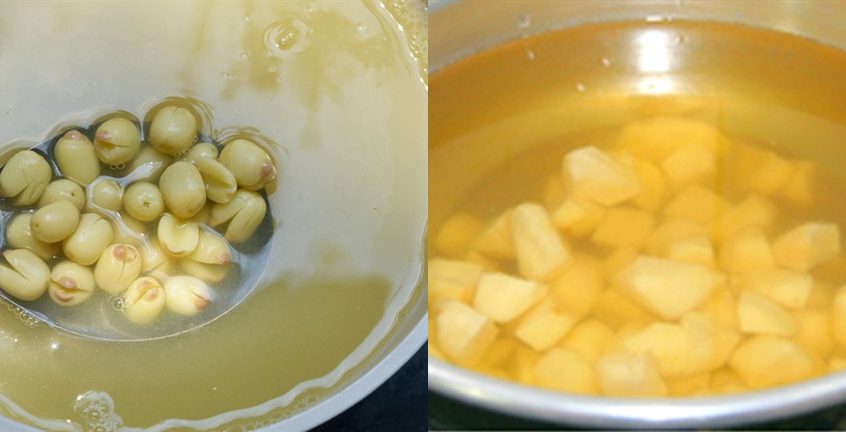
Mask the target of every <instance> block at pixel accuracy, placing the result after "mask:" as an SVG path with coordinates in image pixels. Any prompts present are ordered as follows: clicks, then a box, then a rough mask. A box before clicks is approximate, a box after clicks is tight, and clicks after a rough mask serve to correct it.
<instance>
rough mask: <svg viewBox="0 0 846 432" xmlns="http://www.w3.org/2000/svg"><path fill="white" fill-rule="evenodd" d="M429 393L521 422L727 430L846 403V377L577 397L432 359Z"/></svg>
mask: <svg viewBox="0 0 846 432" xmlns="http://www.w3.org/2000/svg"><path fill="white" fill-rule="evenodd" d="M428 373H429V389H430V390H433V391H435V392H436V393H439V394H442V395H444V396H447V397H450V398H453V399H457V400H459V401H462V402H465V403H467V404H470V405H474V406H478V407H482V408H488V409H494V410H496V411H499V412H503V413H508V414H511V415H515V416H518V417H523V418H531V419H541V420H546V421H551V422H558V423H562V422H563V423H573V424H578V425H584V426H590V427H597V428H632V427H640V428H643V427H648V428H656V427H661V428H679V427H685V428H697V427H706V426H707V427H724V426H729V425H737V424H738V423H739V422H738V420H739V419H742V421H743V423H755V422H763V421H769V420H775V419H781V418H786V417H790V416H794V415H798V414H803V413H807V412H810V411H814V410H817V409H821V408H825V407H828V406H831V405H834V404H837V403H841V402H843V401H844V400H846V373H842V372H841V373H835V374H830V375H826V376H824V377H819V378H815V379H811V380H807V381H802V382H800V383H797V384H793V385H790V386H785V387H778V388H774V389H769V390H762V391H754V392H745V393H742V394H737V395H729V396H711V397H692V398H675V399H674V398H664V399H661V398H639V399H635V398H619V397H597V396H579V395H574V394H567V393H561V392H555V391H549V390H543V389H540V388H533V387H528V386H524V385H521V384H517V383H512V382H509V381H504V380H500V379H497V378H493V377H489V376H485V375H481V374H478V373H476V372H473V371H470V370H468V369H464V368H460V367H458V366H453V365H450V364H448V363H446V362H443V361H441V360H438V359H435V358H432V357H430V358H429V362H428Z"/></svg>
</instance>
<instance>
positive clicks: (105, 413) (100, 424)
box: [73, 391, 123, 432]
mask: <svg viewBox="0 0 846 432" xmlns="http://www.w3.org/2000/svg"><path fill="white" fill-rule="evenodd" d="M73 410H74V412H75V413H76V414H77V415H78V416H79V418H80V424H81V425H82V430H83V431H85V432H95V431H96V432H114V431H117V430H119V429H120V428H121V427H123V419H122V418H121V417H120V416H119V415H117V413H116V412H115V402H114V400H112V397H111V396H109V394H108V393H106V392H99V391H89V392H85V393H83V394H81V395H79V396H77V397H76V401H75V402H74V404H73Z"/></svg>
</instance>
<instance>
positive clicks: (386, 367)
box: [262, 313, 429, 432]
mask: <svg viewBox="0 0 846 432" xmlns="http://www.w3.org/2000/svg"><path fill="white" fill-rule="evenodd" d="M428 320H429V314H428V313H425V314H423V317H422V318H420V320H419V321H418V322H417V323H415V325H414V328H412V330H411V331H410V332H408V333H407V334H406V335H405V336H404V337H403V338H402V339H401V340H400V341H399V343H397V345H396V346H395V347H394V348H392V349H391V350H390V351H389V352H388V353H387V354H386V355H385V356H384V357H382V359H380V360H379V362H378V363H376V364H375V365H373V366H372V367H371V368H370V369H369V370H368V371H367V372H365V373H363V374H362V375H361V376H359V377H357V378H356V379H355V380H354V381H352V382H351V383H350V384H349V385H347V386H346V387H344V388H343V389H341V390H340V391H338V392H335V393H333V394H332V395H331V396H329V397H327V398H326V399H323V400H321V401H320V402H318V403H317V404H316V405H315V406H313V407H311V408H309V409H307V410H305V411H303V412H302V413H300V414H298V415H294V416H292V417H289V418H287V419H285V420H283V421H281V422H279V423H275V424H271V425H268V426H267V428H266V429H262V430H265V431H268V432H275V431H280V432H281V431H290V430H310V429H312V428H314V427H316V426H319V425H321V424H323V423H325V422H327V421H329V420H331V419H333V418H335V416H337V415H338V414H340V413H342V412H344V411H346V410H347V409H348V408H350V407H351V406H353V405H355V404H356V403H358V402H359V401H361V400H362V399H364V398H365V397H367V396H368V395H370V393H372V392H373V391H374V390H376V388H377V387H379V386H380V385H382V384H383V383H384V382H385V381H387V380H388V378H390V377H392V376H393V375H394V374H395V373H396V372H397V371H398V370H399V369H400V368H401V367H402V366H403V365H405V364H406V363H407V362H408V360H409V359H410V358H411V357H412V356H413V355H414V354H415V353H416V352H417V351H418V350H419V349H420V348H421V347H422V346H423V345H424V344H425V343H426V340H427V339H428V324H427V323H428Z"/></svg>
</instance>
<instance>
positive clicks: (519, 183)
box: [429, 22, 846, 396]
mask: <svg viewBox="0 0 846 432" xmlns="http://www.w3.org/2000/svg"><path fill="white" fill-rule="evenodd" d="M649 32H653V35H654V34H655V33H656V32H657V33H659V34H660V35H661V37H658V38H657V39H658V40H659V41H661V43H659V44H658V45H659V46H658V47H657V48H656V47H654V46H653V47H652V48H651V51H650V49H648V48H644V46H643V42H642V41H643V40H644V35H645V34H648V33H649ZM646 39H647V40H648V39H650V37H649V36H647V37H646ZM652 39H653V40H655V38H654V37H653V38H652ZM656 50H657V53H656ZM656 56H657V57H659V58H658V59H657V60H656ZM650 62H651V63H650ZM656 62H657V64H656ZM662 64H665V66H666V67H665V66H662ZM644 69H646V70H644ZM650 69H653V70H651V71H650ZM656 69H661V70H658V71H656ZM844 73H846V55H844V53H843V52H842V51H838V50H835V49H832V48H828V47H825V46H822V45H818V44H814V43H812V42H810V41H806V40H802V39H799V38H796V37H790V36H787V35H782V34H776V33H770V32H765V31H760V30H754V29H750V28H743V27H737V26H730V25H722V24H702V23H677V22H675V23H663V24H645V23H620V24H601V25H589V26H583V27H579V28H575V29H570V30H566V31H561V32H552V33H547V34H542V35H539V36H535V37H530V38H527V39H523V40H520V41H517V42H513V43H510V44H506V45H503V46H500V47H497V48H495V49H492V50H489V51H486V52H483V53H480V54H478V55H475V56H471V57H469V58H468V59H466V60H463V61H461V62H459V63H457V64H455V65H450V66H448V67H446V68H444V69H443V70H440V71H438V72H437V73H436V74H435V75H434V76H433V79H432V85H431V92H432V100H431V108H430V119H431V121H432V122H431V129H430V130H431V137H432V138H431V140H430V147H429V158H430V159H429V160H430V170H429V185H430V216H431V219H432V229H431V231H430V233H431V237H430V238H431V239H432V240H433V242H434V241H435V239H436V237H435V236H436V235H437V234H438V232H439V228H440V227H441V226H442V224H443V222H444V221H445V220H446V219H447V218H448V217H450V216H452V215H455V214H457V213H461V212H465V213H467V214H469V215H471V216H473V217H476V218H478V219H479V220H480V221H491V220H492V219H493V218H495V217H496V216H498V215H500V214H501V212H502V211H504V210H506V209H508V208H511V207H513V206H515V205H518V204H520V203H523V202H527V201H534V202H544V200H545V199H546V193H545V191H546V190H548V187H547V186H548V184H549V181H550V177H551V176H553V175H557V174H559V173H560V172H561V160H562V157H563V156H564V154H566V153H567V152H568V151H570V150H572V149H574V148H577V147H583V146H588V145H593V146H597V147H599V148H602V149H610V148H612V147H613V144H614V140H615V139H616V137H617V135H618V133H619V131H620V130H621V128H622V127H623V126H624V125H626V124H628V123H630V122H633V121H637V120H642V119H647V118H651V117H654V116H659V115H669V116H679V117H684V118H689V119H695V120H702V121H704V122H707V123H709V124H711V125H713V126H715V127H717V128H718V129H719V130H720V131H721V132H722V133H723V134H725V135H726V136H727V137H728V138H729V140H730V141H731V142H732V143H733V144H732V145H735V144H737V143H744V144H753V145H755V146H757V147H758V148H761V149H767V150H773V151H776V152H777V153H779V154H781V155H783V156H785V157H790V158H797V159H807V160H810V161H812V162H814V163H815V164H816V165H817V166H818V167H819V171H820V173H819V177H818V179H819V182H818V185H817V186H816V187H815V190H814V196H815V201H814V203H813V206H812V207H811V208H805V209H799V208H796V207H792V206H790V205H784V204H780V205H779V207H778V211H779V215H778V221H777V223H776V226H775V227H774V232H775V233H780V232H783V231H784V230H786V229H788V228H790V227H793V226H796V225H797V224H799V223H802V222H806V221H809V220H826V221H831V222H835V223H837V224H838V225H840V226H841V230H842V229H843V228H842V227H844V226H846V205H844V202H843V200H842V197H841V195H840V194H839V193H838V191H839V190H842V188H843V186H844V185H845V184H846V177H844V175H843V167H844V166H846V153H844V152H843V145H844V144H846V108H844V107H846V105H843V95H844V94H846V81H844V80H843V78H842V77H843V74H844ZM729 148H730V149H732V148H733V147H731V146H730V147H729ZM731 152H732V150H729V155H728V156H727V160H728V161H731V160H732V157H731ZM733 166H734V165H733V164H732V163H726V164H722V165H720V167H719V168H720V170H721V171H719V172H718V175H717V179H716V181H715V182H713V183H710V184H708V186H709V187H711V188H714V189H715V190H716V191H717V192H718V193H720V194H721V195H722V196H723V197H724V198H727V199H728V200H729V201H732V202H737V200H738V199H739V198H741V197H742V195H741V194H738V193H737V190H736V187H735V186H736V182H735V181H734V180H735V179H737V178H740V177H743V176H744V175H747V174H748V173H745V172H739V171H737V169H735V168H733ZM659 217H660V214H659ZM659 220H660V219H659ZM568 241H571V242H572V245H571V246H572V247H573V249H574V251H575V253H584V254H588V255H592V256H596V257H598V258H599V259H603V258H605V257H606V256H607V255H609V254H610V252H611V251H609V250H607V249H603V248H597V247H596V246H588V245H587V244H586V242H583V241H579V240H577V239H572V238H568ZM435 256H443V254H442V252H441V251H438V250H436V249H435V250H433V251H432V252H430V258H431V257H435ZM451 258H453V259H456V258H460V257H451ZM491 262H493V263H494V266H499V267H497V269H498V271H502V272H506V273H510V274H515V273H516V268H515V266H514V264H513V262H502V263H497V262H496V261H491ZM839 266H840V264H835V265H829V266H824V267H825V268H821V269H819V270H818V271H817V272H816V274H815V276H816V277H818V279H819V280H820V281H822V282H823V283H822V284H820V286H819V287H817V286H815V287H814V290H815V292H814V296H815V299H814V300H813V301H814V302H815V304H816V306H815V307H820V308H822V309H826V310H827V308H828V307H829V305H830V303H831V299H832V297H833V295H834V289H835V288H836V287H838V286H840V285H841V284H843V283H844V282H846V273H844V272H843V269H842V268H839ZM610 283H611V281H608V282H607V284H609V285H610ZM430 300H432V299H431V297H430ZM432 304H433V303H430V306H431V305H432ZM434 315H435V314H432V315H430V333H431V334H434V330H433V329H434V327H433V319H434ZM513 330H514V328H513V326H503V328H501V329H500V333H499V337H498V341H499V342H498V343H496V344H495V345H496V346H498V348H497V349H496V350H495V351H496V352H490V353H488V355H487V356H485V355H483V356H482V359H481V360H480V361H479V362H478V363H475V364H469V365H465V366H468V367H470V368H474V369H476V370H478V371H481V372H483V373H486V374H491V375H494V376H497V377H500V378H504V379H509V380H515V381H520V382H524V383H527V384H531V385H541V386H543V384H544V383H538V382H536V381H534V379H533V378H532V377H529V376H527V373H526V370H527V368H526V366H525V365H526V364H531V362H533V361H537V358H538V357H539V356H538V355H537V353H532V352H531V351H532V350H531V349H529V348H528V347H527V346H526V345H525V344H522V342H520V341H519V340H518V339H516V338H515V337H514V336H513ZM821 338H822V339H823V340H825V341H827V342H826V343H827V344H828V345H827V346H826V349H825V350H824V351H827V354H825V355H822V356H820V358H817V359H816V360H817V364H816V367H817V369H816V370H815V372H814V374H815V375H822V374H826V373H830V372H832V371H834V370H837V369H838V368H839V366H837V364H839V360H837V359H839V358H841V357H842V356H843V355H844V350H843V348H842V347H840V346H838V345H837V344H836V343H835V342H834V340H833V338H832V337H831V335H830V334H828V333H825V334H822V335H821ZM430 341H431V344H430V347H437V340H436V339H435V338H434V337H433V336H432V335H430ZM527 359H528V360H527ZM529 369H530V368H529ZM773 373H779V372H778V371H773ZM700 390H701V389H700ZM695 391H697V390H696V389H687V390H685V389H681V390H679V391H678V392H676V393H673V394H674V395H677V396H684V395H690V394H692V393H693V392H695Z"/></svg>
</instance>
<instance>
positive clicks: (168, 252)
mask: <svg viewBox="0 0 846 432" xmlns="http://www.w3.org/2000/svg"><path fill="white" fill-rule="evenodd" d="M154 110H155V112H154V113H153V115H152V120H151V121H150V123H149V129H148V130H147V133H146V136H145V137H144V138H145V139H144V140H143V142H142V136H141V128H140V127H139V126H138V124H137V123H136V122H135V121H133V120H131V119H128V118H125V117H121V116H119V115H116V116H114V117H112V118H110V119H108V120H106V121H104V122H103V123H102V124H100V125H99V126H97V127H96V131H95V132H94V133H93V136H92V137H88V136H86V134H85V133H84V132H83V131H80V130H70V131H68V132H67V133H65V134H64V135H63V136H61V138H59V139H58V141H56V142H55V144H54V145H53V146H52V147H51V150H48V151H46V154H47V155H51V156H47V155H45V154H42V153H41V152H39V150H38V149H36V148H34V149H30V150H22V151H19V152H17V153H15V154H14V155H13V156H12V157H11V158H10V159H9V160H8V162H6V164H5V166H3V167H2V171H0V196H2V200H3V201H6V203H10V204H11V205H12V206H14V216H12V217H11V219H7V224H6V227H5V228H6V232H5V245H4V247H3V253H2V255H3V258H5V263H0V288H2V289H3V290H4V291H5V292H6V293H8V294H10V295H11V296H13V297H15V298H17V299H19V300H23V301H33V300H36V299H38V298H40V297H41V296H42V295H43V294H44V293H45V292H46V293H48V295H49V297H50V299H51V300H52V301H53V302H55V303H56V304H58V305H62V306H74V305H79V304H81V303H83V302H85V301H87V300H88V299H89V298H91V297H92V295H93V294H94V293H95V291H97V290H96V288H98V287H99V289H101V290H103V291H104V292H105V293H107V294H108V296H104V299H108V300H114V299H115V297H117V298H118V299H119V302H117V303H118V304H119V305H120V310H121V311H122V313H123V315H124V316H125V317H126V318H127V319H128V320H129V321H131V322H133V323H136V324H148V323H151V322H153V321H154V320H155V319H156V318H157V317H159V315H160V314H161V312H162V311H163V310H164V309H168V310H170V311H172V312H174V313H176V314H181V315H189V316H191V315H196V314H198V313H199V312H201V311H202V310H203V309H205V308H206V306H208V304H209V303H210V302H211V301H212V300H213V291H212V289H211V288H210V287H209V284H211V283H215V282H219V281H221V280H223V278H224V277H225V276H226V274H227V272H228V267H229V265H230V264H231V262H232V260H233V254H234V253H237V251H235V250H233V248H232V247H231V246H230V243H232V244H239V243H244V242H247V241H248V240H250V239H251V237H253V235H254V234H255V232H256V230H257V229H258V227H259V226H260V225H261V223H262V221H263V220H264V218H265V215H266V213H267V204H266V202H265V199H264V197H263V196H262V195H261V194H260V192H261V191H262V190H263V189H265V186H268V189H271V188H270V186H272V185H273V184H274V181H275V179H276V166H275V164H274V162H273V160H272V159H271V157H270V155H269V154H268V152H267V151H265V150H264V149H263V148H262V147H261V146H259V145H258V144H256V143H255V142H253V141H250V140H248V139H232V140H230V141H228V142H224V143H223V145H222V146H221V147H220V150H219V149H218V146H217V145H215V144H213V143H209V142H201V143H196V142H197V141H198V136H199V135H198V131H199V121H198V117H197V115H196V114H195V113H194V112H192V110H190V109H188V108H184V107H181V106H177V105H167V104H166V105H163V106H160V107H158V108H154ZM92 139H93V142H92ZM49 159H52V162H53V164H51V161H48V160H49ZM53 165H55V167H56V168H55V170H54V168H53ZM101 169H102V170H104V171H110V172H122V173H124V175H123V176H120V177H110V176H106V175H102V174H101ZM54 171H58V175H54V174H56V172H54ZM268 192H270V191H268ZM148 224H149V225H150V229H149V230H148ZM216 229H217V230H216Z"/></svg>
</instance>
